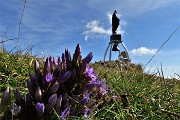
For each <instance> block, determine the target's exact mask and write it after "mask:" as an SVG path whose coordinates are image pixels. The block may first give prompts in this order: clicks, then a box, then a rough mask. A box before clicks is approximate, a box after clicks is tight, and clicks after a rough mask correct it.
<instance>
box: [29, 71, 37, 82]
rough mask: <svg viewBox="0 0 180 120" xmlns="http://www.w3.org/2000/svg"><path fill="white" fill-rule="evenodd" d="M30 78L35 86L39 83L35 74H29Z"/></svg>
mask: <svg viewBox="0 0 180 120" xmlns="http://www.w3.org/2000/svg"><path fill="white" fill-rule="evenodd" d="M29 76H30V79H31V82H32V83H33V84H36V83H37V80H36V76H35V75H34V74H33V73H29Z"/></svg>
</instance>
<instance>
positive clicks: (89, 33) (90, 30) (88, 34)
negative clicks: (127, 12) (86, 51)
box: [83, 12, 127, 40]
mask: <svg viewBox="0 0 180 120" xmlns="http://www.w3.org/2000/svg"><path fill="white" fill-rule="evenodd" d="M106 15H107V17H108V19H109V24H110V25H111V24H112V13H110V12H108V13H107V14H106ZM117 17H118V18H119V19H120V17H121V15H120V14H117ZM126 24H127V22H126V21H125V20H120V25H119V27H118V29H117V33H119V34H122V35H123V34H124V33H125V31H124V30H122V28H121V26H125V25H126ZM85 27H86V31H84V32H83V35H84V36H85V40H88V39H89V38H94V37H102V36H105V35H110V34H111V33H112V30H111V28H109V29H105V28H104V27H103V26H102V25H101V24H100V22H99V21H98V20H93V21H91V22H89V23H87V25H86V26H85Z"/></svg>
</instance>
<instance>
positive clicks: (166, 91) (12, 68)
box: [0, 53, 180, 120]
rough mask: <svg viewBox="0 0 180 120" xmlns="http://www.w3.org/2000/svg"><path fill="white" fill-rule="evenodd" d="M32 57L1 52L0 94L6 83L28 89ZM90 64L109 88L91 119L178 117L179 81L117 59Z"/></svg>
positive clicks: (179, 111)
mask: <svg viewBox="0 0 180 120" xmlns="http://www.w3.org/2000/svg"><path fill="white" fill-rule="evenodd" d="M34 59H35V58H34V57H30V56H19V55H10V54H6V53H0V91H1V94H0V96H2V92H3V91H4V88H5V87H7V86H8V87H10V88H11V89H13V88H16V87H18V88H19V89H20V91H21V92H22V93H26V92H27V88H26V80H27V79H29V72H30V71H33V69H32V68H33V65H32V61H33V60H34ZM40 66H42V65H40ZM90 66H91V67H93V68H94V69H95V71H96V73H97V74H98V76H99V77H100V78H101V79H106V83H107V85H108V86H109V87H110V89H111V94H109V96H108V97H109V98H110V99H109V101H108V102H107V103H102V104H101V105H100V106H99V107H98V108H97V109H96V111H95V112H94V113H93V114H92V116H91V119H95V120H101V119H102V120H104V119H117V120H119V119H128V120H129V119H152V120H159V119H161V120H164V119H180V81H178V80H175V79H171V80H166V79H164V78H163V77H156V75H147V74H144V73H143V71H142V68H141V65H132V64H131V65H130V64H126V65H125V64H123V66H122V64H120V62H119V61H111V62H106V63H103V62H96V63H93V64H91V65H90ZM69 119H80V118H76V117H75V116H74V117H70V118H69Z"/></svg>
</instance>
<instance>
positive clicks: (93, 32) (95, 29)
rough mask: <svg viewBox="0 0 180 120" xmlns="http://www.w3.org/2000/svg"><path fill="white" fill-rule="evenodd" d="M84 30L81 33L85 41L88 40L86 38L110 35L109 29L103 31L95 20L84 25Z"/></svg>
mask: <svg viewBox="0 0 180 120" xmlns="http://www.w3.org/2000/svg"><path fill="white" fill-rule="evenodd" d="M86 29H87V30H86V31H84V32H83V35H85V40H88V38H93V37H98V36H102V35H110V34H111V29H105V28H104V27H103V26H101V25H100V23H99V21H97V20H93V21H91V22H89V23H88V24H87V25H86Z"/></svg>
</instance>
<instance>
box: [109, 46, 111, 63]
mask: <svg viewBox="0 0 180 120" xmlns="http://www.w3.org/2000/svg"><path fill="white" fill-rule="evenodd" d="M111 51H112V44H111V47H110V52H109V61H111Z"/></svg>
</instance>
